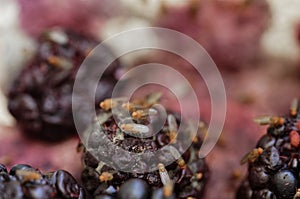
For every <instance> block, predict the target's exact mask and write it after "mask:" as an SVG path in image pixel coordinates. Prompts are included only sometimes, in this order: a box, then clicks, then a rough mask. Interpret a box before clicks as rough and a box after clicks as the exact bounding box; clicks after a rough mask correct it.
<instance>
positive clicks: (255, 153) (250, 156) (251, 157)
mask: <svg viewBox="0 0 300 199" xmlns="http://www.w3.org/2000/svg"><path fill="white" fill-rule="evenodd" d="M262 152H263V149H262V148H260V147H259V148H257V149H253V150H252V151H250V152H249V153H247V154H246V155H245V156H244V157H243V158H242V160H241V162H240V163H241V164H245V163H247V162H251V163H253V162H255V160H256V159H257V158H258V157H259V156H260V155H261V154H262Z"/></svg>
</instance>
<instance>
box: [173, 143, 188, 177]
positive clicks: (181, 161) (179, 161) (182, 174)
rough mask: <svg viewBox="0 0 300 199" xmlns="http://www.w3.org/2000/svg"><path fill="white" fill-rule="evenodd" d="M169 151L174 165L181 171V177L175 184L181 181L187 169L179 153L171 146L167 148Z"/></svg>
mask: <svg viewBox="0 0 300 199" xmlns="http://www.w3.org/2000/svg"><path fill="white" fill-rule="evenodd" d="M169 149H170V152H171V154H172V156H173V157H174V158H175V159H176V163H177V164H178V166H179V167H180V169H181V175H180V177H179V178H178V180H177V182H180V181H181V180H182V179H183V177H184V176H185V174H186V172H187V169H188V168H187V165H186V163H185V161H184V159H183V158H182V157H181V155H180V153H179V151H178V150H177V149H176V148H175V147H173V146H169Z"/></svg>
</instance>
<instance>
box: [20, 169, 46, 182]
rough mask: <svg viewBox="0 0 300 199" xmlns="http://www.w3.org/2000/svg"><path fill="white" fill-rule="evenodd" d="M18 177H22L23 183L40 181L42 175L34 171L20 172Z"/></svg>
mask: <svg viewBox="0 0 300 199" xmlns="http://www.w3.org/2000/svg"><path fill="white" fill-rule="evenodd" d="M16 173H17V175H18V176H22V179H23V181H32V180H39V179H41V178H42V175H41V174H39V173H37V172H34V171H26V170H18V171H16Z"/></svg>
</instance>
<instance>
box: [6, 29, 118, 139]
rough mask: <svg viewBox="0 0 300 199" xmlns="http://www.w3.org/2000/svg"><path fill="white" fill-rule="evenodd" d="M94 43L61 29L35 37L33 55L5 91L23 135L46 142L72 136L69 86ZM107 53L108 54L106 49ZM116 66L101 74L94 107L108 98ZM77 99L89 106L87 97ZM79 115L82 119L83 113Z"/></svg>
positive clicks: (95, 43)
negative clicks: (36, 39) (7, 91)
mask: <svg viewBox="0 0 300 199" xmlns="http://www.w3.org/2000/svg"><path fill="white" fill-rule="evenodd" d="M97 44H98V42H97V41H96V40H94V39H93V38H90V37H86V36H84V35H81V34H79V33H75V32H73V31H64V30H62V29H53V30H50V31H48V32H45V33H44V34H43V35H42V36H41V37H40V38H39V46H38V50H37V53H36V56H35V57H34V59H33V60H32V61H31V63H29V64H28V65H27V66H26V67H24V69H23V70H22V71H21V73H20V75H19V77H18V78H17V79H16V80H15V82H14V83H13V85H12V87H11V88H10V91H9V110H10V112H11V113H12V115H13V116H14V117H15V118H16V120H17V122H18V124H19V126H20V127H21V128H22V130H23V131H24V132H25V133H27V134H28V135H30V136H32V137H34V138H42V139H46V140H48V141H55V140H61V139H63V138H65V137H68V136H70V135H74V134H75V132H76V131H75V125H74V122H73V117H72V91H73V84H74V81H75V77H76V73H77V71H78V69H79V67H80V65H81V63H82V62H83V60H84V59H85V58H86V56H87V55H88V53H89V52H90V51H91V50H92V49H93V48H94V47H95V46H96V45H97ZM107 53H108V54H110V55H112V52H111V51H110V50H109V49H107ZM102 56H105V55H102ZM101 59H102V57H101V56H100V57H98V59H97V61H101ZM118 67H119V62H118V61H115V62H113V63H112V64H111V65H110V66H109V68H108V69H107V71H106V72H105V73H104V74H103V76H102V78H101V81H100V83H99V85H98V88H97V91H96V103H97V104H98V103H99V102H100V101H101V100H103V99H105V98H107V97H110V96H111V93H112V89H113V87H114V85H115V83H116V82H117V80H116V78H115V72H116V69H117V68H118ZM79 100H80V104H82V106H83V107H84V105H85V103H93V102H92V99H89V98H87V97H86V98H79ZM82 110H84V108H83V109H82ZM82 115H83V118H84V117H85V115H84V112H82Z"/></svg>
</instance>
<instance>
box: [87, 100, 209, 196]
mask: <svg viewBox="0 0 300 199" xmlns="http://www.w3.org/2000/svg"><path fill="white" fill-rule="evenodd" d="M145 101H146V100H145V99H143V100H138V102H136V103H130V107H131V108H132V107H138V108H137V109H139V108H140V110H142V112H140V113H141V114H142V115H143V113H148V111H149V108H148V107H144V105H145V104H147V103H145ZM111 102H113V103H112V104H114V99H112V101H111ZM121 104H122V103H121ZM124 104H126V103H123V105H124ZM104 107H105V106H104ZM132 109H134V108H132ZM129 112H130V115H134V114H135V113H134V112H136V113H137V112H139V111H138V110H135V111H132V110H129ZM149 112H150V111H149ZM107 114H110V110H104V109H102V111H101V112H100V113H99V115H98V118H103V117H105V116H103V115H107ZM116 114H117V115H118V114H119V113H116ZM167 114H168V116H170V115H172V116H174V118H175V120H176V123H177V124H178V125H179V122H180V118H178V117H177V116H176V114H173V113H172V112H167ZM151 117H152V120H150V119H149V118H148V116H145V117H139V118H136V119H134V120H133V121H134V124H139V125H146V124H150V125H151V124H152V123H151V121H156V120H159V118H160V116H159V114H158V115H154V116H153V115H152V116H151ZM115 118H116V116H115V117H114V116H113V115H109V116H108V117H106V119H105V120H104V121H103V123H102V122H100V123H101V126H100V129H99V126H98V123H97V122H95V123H94V124H92V125H91V127H90V128H89V129H88V130H87V132H85V133H86V134H85V135H86V136H84V137H85V138H86V139H87V144H86V146H85V147H86V148H85V149H84V153H83V157H82V160H83V165H84V170H83V172H82V183H83V186H84V187H85V188H86V189H87V191H88V192H89V193H90V195H91V196H92V197H94V198H97V199H100V198H113V199H123V198H137V199H139V198H141V199H142V198H143V199H152V198H156V199H175V198H176V199H183V198H188V197H192V198H196V199H200V198H202V196H203V193H204V189H205V185H206V182H207V180H208V177H209V171H208V167H207V165H206V163H205V160H204V159H201V158H199V157H198V155H197V152H198V150H199V149H200V147H201V143H202V140H201V136H200V134H198V135H197V136H196V138H195V139H194V141H193V142H192V145H191V146H190V147H189V148H188V150H187V151H186V152H184V153H183V155H182V156H181V157H180V158H181V159H182V162H184V163H183V164H180V163H179V162H178V160H177V161H175V162H173V163H171V164H170V165H168V166H166V167H165V171H167V175H168V176H169V178H170V180H171V181H172V183H171V184H172V187H171V191H169V192H168V193H167V191H166V190H168V185H169V184H166V182H163V180H166V178H164V179H162V178H161V176H160V172H161V170H155V171H152V172H149V171H148V172H145V173H139V172H135V165H136V164H139V165H141V166H142V167H145V168H146V167H147V166H148V165H147V164H146V163H144V162H142V161H140V162H135V160H132V159H131V158H130V157H127V156H125V154H122V153H121V152H120V153H121V154H118V153H114V152H113V151H110V150H107V151H106V149H105V144H103V143H101V140H104V138H102V136H105V137H106V139H107V138H108V139H109V140H110V142H111V143H113V144H114V145H115V146H116V147H121V148H123V149H125V150H127V151H130V152H137V153H139V152H141V151H143V152H144V153H147V151H150V152H152V151H157V150H158V149H160V148H162V147H163V146H166V145H167V144H170V143H172V144H171V145H173V146H175V145H176V146H180V145H181V144H182V142H181V141H182V140H187V139H189V131H188V130H187V128H186V129H185V128H183V129H184V133H186V134H184V135H185V138H184V139H183V138H182V137H177V138H176V141H174V140H173V138H172V136H171V134H170V131H169V129H170V126H169V123H168V122H166V123H165V124H164V127H163V128H162V129H161V130H160V131H159V132H158V133H157V134H156V135H155V136H154V137H148V138H140V137H134V136H132V135H130V134H127V133H125V130H124V129H123V130H121V128H122V125H121V127H118V125H117V122H116V119H115ZM153 118H155V119H153ZM100 120H102V119H100ZM98 121H99V119H98ZM120 130H121V131H120ZM100 132H101V133H100ZM120 134H121V135H120ZM178 135H180V134H178ZM181 135H182V134H181ZM179 148H180V147H179ZM91 153H94V154H95V153H97V154H99V156H100V157H99V158H98V159H96V158H95V157H94V156H93V155H91ZM110 153H111V154H110ZM164 155H165V158H168V154H164ZM109 158H110V159H109ZM180 158H179V159H180ZM99 159H100V160H101V159H102V160H103V159H105V160H108V159H109V161H112V162H114V163H116V164H115V165H114V166H115V167H119V168H117V169H114V168H112V167H110V166H109V165H107V164H105V163H103V161H98V160H99ZM179 164H180V165H181V166H180V165H179ZM126 168H132V170H131V172H125V171H122V169H126ZM129 196H131V197H129Z"/></svg>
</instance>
